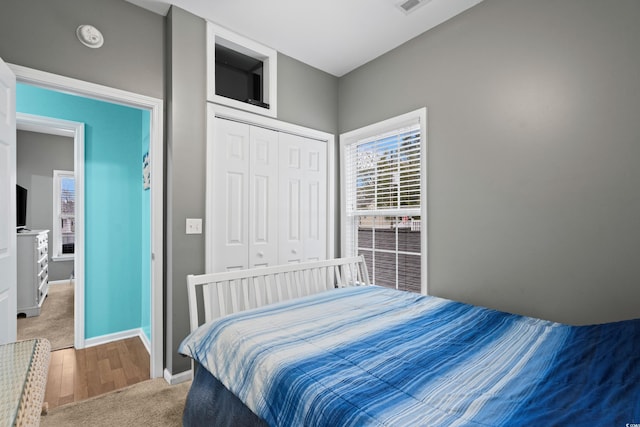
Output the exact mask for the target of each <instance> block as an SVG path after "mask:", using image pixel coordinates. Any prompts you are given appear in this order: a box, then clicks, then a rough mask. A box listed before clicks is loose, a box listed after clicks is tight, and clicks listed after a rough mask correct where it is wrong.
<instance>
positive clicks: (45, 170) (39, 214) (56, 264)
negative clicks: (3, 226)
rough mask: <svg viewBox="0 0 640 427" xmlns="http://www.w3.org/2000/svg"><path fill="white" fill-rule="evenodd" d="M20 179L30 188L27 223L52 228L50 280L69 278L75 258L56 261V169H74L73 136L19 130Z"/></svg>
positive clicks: (40, 227)
mask: <svg viewBox="0 0 640 427" xmlns="http://www.w3.org/2000/svg"><path fill="white" fill-rule="evenodd" d="M17 136H18V138H17V153H16V158H17V159H16V166H17V167H16V182H17V183H18V185H21V186H22V187H24V188H26V189H27V190H28V193H27V227H28V228H30V229H32V230H49V281H56V280H68V279H69V277H71V273H72V272H73V260H70V261H53V260H52V254H53V249H52V248H53V245H54V244H55V242H54V237H53V170H54V169H58V170H68V171H72V170H73V138H68V137H64V136H57V135H47V134H43V133H36V132H27V131H18V135H17Z"/></svg>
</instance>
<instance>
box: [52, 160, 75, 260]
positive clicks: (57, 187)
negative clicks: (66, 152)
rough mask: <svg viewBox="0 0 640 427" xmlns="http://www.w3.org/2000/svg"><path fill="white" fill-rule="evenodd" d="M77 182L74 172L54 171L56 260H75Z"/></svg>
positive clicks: (54, 239) (54, 242)
mask: <svg viewBox="0 0 640 427" xmlns="http://www.w3.org/2000/svg"><path fill="white" fill-rule="evenodd" d="M75 205H76V181H75V177H74V173H73V171H61V170H54V171H53V245H54V253H53V258H54V259H56V258H57V259H61V258H62V259H63V258H73V254H74V252H75V228H76V224H75V222H76V220H75V212H76V207H75Z"/></svg>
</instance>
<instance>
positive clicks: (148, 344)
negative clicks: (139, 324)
mask: <svg viewBox="0 0 640 427" xmlns="http://www.w3.org/2000/svg"><path fill="white" fill-rule="evenodd" d="M138 331H139V333H138V336H139V337H140V341H142V344H143V345H144V348H146V349H147V353H149V354H151V341H149V338H147V334H145V333H144V331H143V330H142V328H140V329H138Z"/></svg>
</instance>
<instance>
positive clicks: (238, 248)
mask: <svg viewBox="0 0 640 427" xmlns="http://www.w3.org/2000/svg"><path fill="white" fill-rule="evenodd" d="M249 153H250V144H249V126H248V125H246V124H242V123H237V122H232V121H229V120H224V119H217V118H216V119H215V140H214V144H213V163H214V164H213V168H214V169H213V180H214V182H213V194H214V200H213V203H212V207H213V212H212V215H211V218H212V219H213V221H212V222H213V223H212V224H210V229H211V237H212V242H213V244H212V248H213V254H212V257H213V259H212V260H211V261H212V263H211V265H212V267H213V271H214V272H218V271H231V270H239V269H245V268H248V267H249V265H248V253H249V209H248V202H249V182H250V180H251V179H250V176H249V158H250V154H249Z"/></svg>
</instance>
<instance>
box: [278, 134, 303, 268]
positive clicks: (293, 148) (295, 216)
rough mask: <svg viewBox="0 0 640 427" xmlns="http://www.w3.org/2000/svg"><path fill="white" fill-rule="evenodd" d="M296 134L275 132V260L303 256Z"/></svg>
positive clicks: (288, 260) (287, 260)
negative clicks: (277, 240)
mask: <svg viewBox="0 0 640 427" xmlns="http://www.w3.org/2000/svg"><path fill="white" fill-rule="evenodd" d="M301 149H302V147H301V144H300V141H299V138H298V137H296V136H294V135H290V134H285V133H281V134H280V135H279V151H278V153H279V157H280V171H279V172H280V176H279V181H280V185H279V187H280V192H279V198H278V205H279V212H280V213H279V219H280V222H279V226H278V233H279V237H280V238H279V242H278V246H279V252H280V257H279V263H280V264H285V263H286V264H289V263H297V262H301V261H303V260H304V245H303V242H302V216H301V214H302V204H303V202H302V197H303V194H302V193H303V183H302V177H303V172H302V161H303V158H302V152H301Z"/></svg>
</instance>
